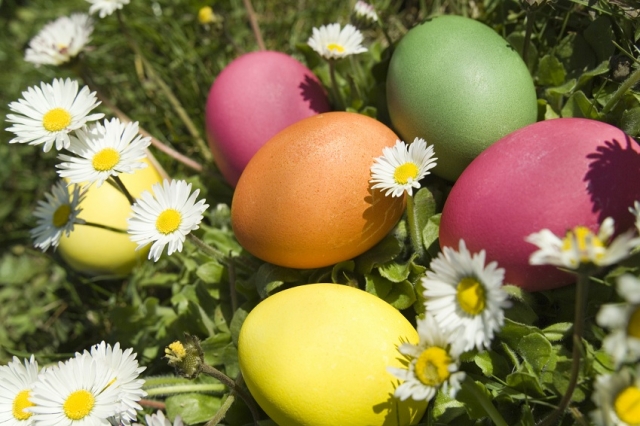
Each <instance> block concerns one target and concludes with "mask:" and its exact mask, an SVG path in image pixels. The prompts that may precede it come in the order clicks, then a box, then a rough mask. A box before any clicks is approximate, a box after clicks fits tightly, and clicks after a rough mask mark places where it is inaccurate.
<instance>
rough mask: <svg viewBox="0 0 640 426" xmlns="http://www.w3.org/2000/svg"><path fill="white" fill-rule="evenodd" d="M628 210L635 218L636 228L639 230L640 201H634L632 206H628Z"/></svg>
mask: <svg viewBox="0 0 640 426" xmlns="http://www.w3.org/2000/svg"><path fill="white" fill-rule="evenodd" d="M629 212H630V213H631V214H632V215H634V216H635V218H636V230H637V231H638V232H640V201H635V202H634V203H633V207H629Z"/></svg>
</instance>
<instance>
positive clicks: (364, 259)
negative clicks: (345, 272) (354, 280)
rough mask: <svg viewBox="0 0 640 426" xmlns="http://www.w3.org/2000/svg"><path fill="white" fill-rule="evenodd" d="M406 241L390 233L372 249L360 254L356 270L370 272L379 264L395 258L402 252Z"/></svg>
mask: <svg viewBox="0 0 640 426" xmlns="http://www.w3.org/2000/svg"><path fill="white" fill-rule="evenodd" d="M403 246H404V241H400V240H399V239H398V238H397V237H396V236H395V234H394V233H393V232H391V233H389V234H388V235H387V236H386V237H384V238H383V239H382V241H380V242H379V243H378V244H376V245H375V246H373V247H372V248H371V249H370V250H368V251H366V252H365V253H363V254H361V255H360V256H358V257H357V258H356V259H355V261H356V271H357V272H358V273H360V274H368V273H370V272H371V270H372V269H373V268H374V267H375V266H378V265H381V264H383V263H385V262H388V261H390V260H393V259H395V258H396V257H397V256H398V255H399V254H400V253H401V252H402V248H403Z"/></svg>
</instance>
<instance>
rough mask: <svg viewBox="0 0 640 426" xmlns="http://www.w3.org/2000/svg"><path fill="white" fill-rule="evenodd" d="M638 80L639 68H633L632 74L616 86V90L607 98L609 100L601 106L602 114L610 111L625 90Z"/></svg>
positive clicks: (639, 77) (639, 78) (639, 75)
mask: <svg viewBox="0 0 640 426" xmlns="http://www.w3.org/2000/svg"><path fill="white" fill-rule="evenodd" d="M638 81H640V68H638V69H637V70H635V71H634V72H633V74H631V75H630V76H629V77H628V78H627V79H626V80H625V81H624V83H622V84H621V85H620V87H618V90H616V92H615V93H614V94H613V96H612V97H611V99H609V101H608V102H607V103H606V104H605V106H604V107H603V108H602V114H606V113H608V112H609V111H611V110H612V109H613V108H614V107H615V106H616V104H617V103H618V101H619V100H620V98H622V96H624V94H625V93H627V90H629V89H631V87H633V86H634V85H635V84H636V83H637V82H638Z"/></svg>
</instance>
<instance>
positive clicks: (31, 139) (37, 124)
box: [7, 79, 104, 152]
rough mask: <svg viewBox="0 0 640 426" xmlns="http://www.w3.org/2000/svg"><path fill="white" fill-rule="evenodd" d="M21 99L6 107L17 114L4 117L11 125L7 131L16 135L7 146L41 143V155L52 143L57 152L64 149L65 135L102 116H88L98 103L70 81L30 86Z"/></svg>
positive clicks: (87, 89)
mask: <svg viewBox="0 0 640 426" xmlns="http://www.w3.org/2000/svg"><path fill="white" fill-rule="evenodd" d="M22 97H23V99H20V100H18V101H17V102H11V103H10V104H9V109H10V110H11V111H13V112H16V113H17V114H7V121H8V122H9V123H14V124H13V126H11V127H9V128H7V130H8V131H10V132H13V133H14V134H15V135H16V137H15V138H13V139H11V140H10V141H9V143H28V144H29V145H40V144H44V152H48V151H49V150H50V149H51V147H52V146H53V144H54V143H55V145H56V149H57V150H61V149H62V148H68V147H69V144H70V143H71V141H70V139H69V135H68V134H69V132H71V131H73V130H77V129H79V128H81V127H82V126H84V125H85V124H86V123H87V122H88V121H94V120H99V119H101V118H102V117H104V114H102V113H97V114H90V115H89V112H91V110H92V109H94V108H95V107H97V106H98V105H100V102H99V101H98V100H97V99H96V94H95V92H89V88H88V87H87V86H84V87H83V88H82V90H80V92H78V82H77V81H72V80H71V79H66V80H62V79H55V80H53V84H46V83H41V84H40V87H37V86H34V87H30V88H29V89H27V91H26V92H22Z"/></svg>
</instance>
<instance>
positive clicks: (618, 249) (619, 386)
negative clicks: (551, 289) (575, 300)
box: [526, 202, 640, 426]
mask: <svg viewBox="0 0 640 426" xmlns="http://www.w3.org/2000/svg"><path fill="white" fill-rule="evenodd" d="M629 210H630V212H631V213H632V214H634V215H635V217H636V223H635V225H636V226H635V228H636V229H630V230H628V231H626V232H623V233H621V234H619V235H618V236H617V237H615V238H613V235H614V231H615V228H614V220H613V219H612V218H610V217H609V218H606V219H605V220H603V221H602V223H601V224H600V227H599V229H598V232H593V231H592V230H591V229H589V228H587V227H585V226H576V227H574V228H573V229H570V230H568V231H567V232H566V234H565V235H564V237H558V236H556V235H555V234H554V233H553V232H551V231H550V230H548V229H543V230H541V231H539V232H536V233H533V234H531V235H530V236H528V237H527V238H526V241H528V242H530V243H532V244H534V245H536V246H537V247H538V250H536V251H535V252H533V253H532V255H531V257H530V259H529V262H530V263H531V264H533V265H555V266H559V267H562V268H565V269H568V270H570V271H574V272H576V273H578V274H586V275H590V274H592V273H594V272H596V271H598V270H599V269H600V268H603V267H606V266H610V265H613V264H615V263H617V262H619V261H621V260H623V259H625V258H627V257H628V256H629V255H630V254H631V252H632V251H633V250H634V249H636V248H637V247H638V245H639V244H640V238H638V236H637V233H636V231H637V230H639V229H640V227H638V224H639V223H640V218H639V213H640V203H638V202H636V203H635V204H634V206H633V207H632V208H630V209H629ZM616 290H617V293H618V295H619V296H620V298H621V299H622V301H621V303H615V304H605V305H603V306H601V308H600V310H599V312H598V315H597V317H596V323H597V324H598V325H599V326H600V327H603V328H604V329H607V330H609V334H607V335H606V336H605V338H604V339H603V342H602V348H603V349H604V351H605V352H606V353H607V354H608V355H609V356H610V357H611V360H612V361H613V366H614V371H613V372H612V373H610V374H602V375H599V376H597V377H596V379H595V381H594V384H593V394H592V396H591V399H592V401H593V403H594V404H595V406H596V409H595V410H594V411H592V412H591V419H592V420H593V422H594V423H595V424H596V425H603V426H604V425H614V424H615V425H623V426H624V425H637V424H640V404H638V399H639V398H640V370H639V369H638V360H640V279H638V278H637V277H635V276H633V275H631V274H624V275H622V276H620V277H619V278H618V279H617V282H616Z"/></svg>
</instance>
